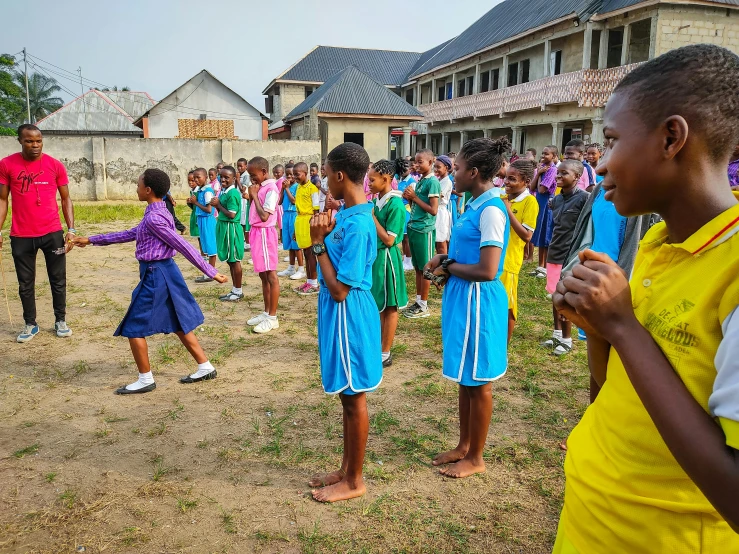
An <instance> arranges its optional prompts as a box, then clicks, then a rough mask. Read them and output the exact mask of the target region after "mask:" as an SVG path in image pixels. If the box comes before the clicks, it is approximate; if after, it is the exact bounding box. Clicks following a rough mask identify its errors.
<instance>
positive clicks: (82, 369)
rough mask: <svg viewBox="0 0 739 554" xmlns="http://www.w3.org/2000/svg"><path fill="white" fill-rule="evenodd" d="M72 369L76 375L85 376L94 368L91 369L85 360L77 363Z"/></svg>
mask: <svg viewBox="0 0 739 554" xmlns="http://www.w3.org/2000/svg"><path fill="white" fill-rule="evenodd" d="M72 369H73V370H74V374H75V375H84V374H85V373H90V371H92V368H90V364H89V363H87V362H86V361H85V360H80V361H78V362H76V363H75V364H74V365H73V366H72Z"/></svg>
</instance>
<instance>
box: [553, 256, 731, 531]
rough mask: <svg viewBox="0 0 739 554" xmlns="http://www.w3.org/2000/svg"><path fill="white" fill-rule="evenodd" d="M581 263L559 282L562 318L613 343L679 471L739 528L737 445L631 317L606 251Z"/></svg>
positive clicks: (627, 295) (622, 282)
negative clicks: (727, 441) (727, 442)
mask: <svg viewBox="0 0 739 554" xmlns="http://www.w3.org/2000/svg"><path fill="white" fill-rule="evenodd" d="M580 259H581V261H582V264H578V265H576V266H575V267H574V268H573V269H572V274H571V275H569V276H567V277H565V279H564V280H562V281H560V282H559V284H558V285H557V291H556V292H555V294H554V305H555V307H556V308H557V310H559V311H560V312H561V313H562V314H564V315H565V316H566V317H567V319H569V320H570V321H572V322H573V323H575V324H576V325H577V326H578V327H584V328H585V329H586V331H587V333H588V341H590V335H591V334H597V335H600V336H601V337H603V338H604V339H605V340H606V341H608V342H609V343H610V344H612V345H613V347H614V348H615V349H616V351H617V352H618V355H619V357H620V358H621V361H622V363H623V365H624V368H625V370H626V374H627V375H628V377H629V380H630V381H631V384H632V385H633V387H634V390H635V391H636V393H637V394H638V395H639V399H640V400H641V401H642V403H643V404H644V408H645V409H646V410H647V412H648V413H649V416H650V417H651V418H652V421H653V422H654V425H655V426H656V427H657V430H658V431H659V434H660V435H661V436H662V439H663V440H664V441H665V444H666V445H667V447H668V448H669V449H670V452H671V453H672V455H673V456H674V457H675V460H677V462H678V463H679V464H680V467H682V468H683V470H684V471H685V473H687V474H688V476H689V477H690V478H691V479H692V480H693V482H695V484H696V485H697V486H698V488H699V489H700V490H701V492H703V494H705V495H706V498H707V499H708V500H709V502H711V504H712V505H713V506H714V507H715V508H716V510H717V511H718V512H719V513H720V514H721V515H722V516H723V517H724V519H726V521H727V523H728V524H729V525H730V526H731V528H732V529H734V531H737V532H739V502H737V500H736V499H737V498H739V451H738V450H736V449H734V448H732V447H731V446H729V445H727V444H726V435H725V434H724V431H723V430H722V428H721V426H720V425H719V424H717V423H716V421H715V420H714V418H713V417H712V416H711V415H710V414H708V413H706V411H705V410H704V409H703V407H702V406H701V405H700V404H699V403H698V402H697V401H696V399H695V398H694V397H693V396H692V395H691V394H690V391H689V390H688V389H687V387H686V386H685V383H683V381H682V380H681V379H680V377H679V375H678V374H677V373H676V372H675V370H674V368H673V367H672V365H670V362H669V361H668V360H667V358H666V357H665V355H664V353H663V352H662V350H661V349H660V347H659V346H658V345H657V343H656V342H655V341H654V339H653V338H652V335H650V334H649V331H647V330H646V329H645V328H644V327H643V326H642V325H641V323H640V322H639V320H638V319H637V318H636V315H635V314H634V309H633V307H632V304H631V289H630V288H629V283H628V281H627V280H626V276H625V275H624V272H623V271H622V270H621V269H620V268H619V267H618V266H617V265H616V264H615V263H614V262H613V261H611V259H610V258H608V256H606V255H605V254H599V253H596V252H593V251H592V250H585V251H584V252H581V253H580Z"/></svg>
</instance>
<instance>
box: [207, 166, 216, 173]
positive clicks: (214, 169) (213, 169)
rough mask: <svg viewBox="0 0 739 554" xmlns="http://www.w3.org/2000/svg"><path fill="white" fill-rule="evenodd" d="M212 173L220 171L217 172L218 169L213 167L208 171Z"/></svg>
mask: <svg viewBox="0 0 739 554" xmlns="http://www.w3.org/2000/svg"><path fill="white" fill-rule="evenodd" d="M211 171H218V170H217V169H216V168H215V167H211V168H210V169H209V170H208V173H210V172H211Z"/></svg>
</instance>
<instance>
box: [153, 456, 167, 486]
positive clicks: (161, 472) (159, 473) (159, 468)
mask: <svg viewBox="0 0 739 554" xmlns="http://www.w3.org/2000/svg"><path fill="white" fill-rule="evenodd" d="M152 463H153V464H154V472H153V473H152V474H151V480H152V481H160V480H161V479H163V478H164V476H165V475H167V474H168V473H170V472H171V471H172V468H171V467H167V466H165V465H164V460H163V459H162V457H161V456H157V457H155V458H154V459H153V460H152Z"/></svg>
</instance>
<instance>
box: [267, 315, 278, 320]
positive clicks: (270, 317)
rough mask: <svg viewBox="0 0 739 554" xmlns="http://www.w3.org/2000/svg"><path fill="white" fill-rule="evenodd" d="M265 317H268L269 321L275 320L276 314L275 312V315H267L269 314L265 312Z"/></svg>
mask: <svg viewBox="0 0 739 554" xmlns="http://www.w3.org/2000/svg"><path fill="white" fill-rule="evenodd" d="M267 319H269V320H270V321H277V315H276V314H275V315H269V314H267Z"/></svg>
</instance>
